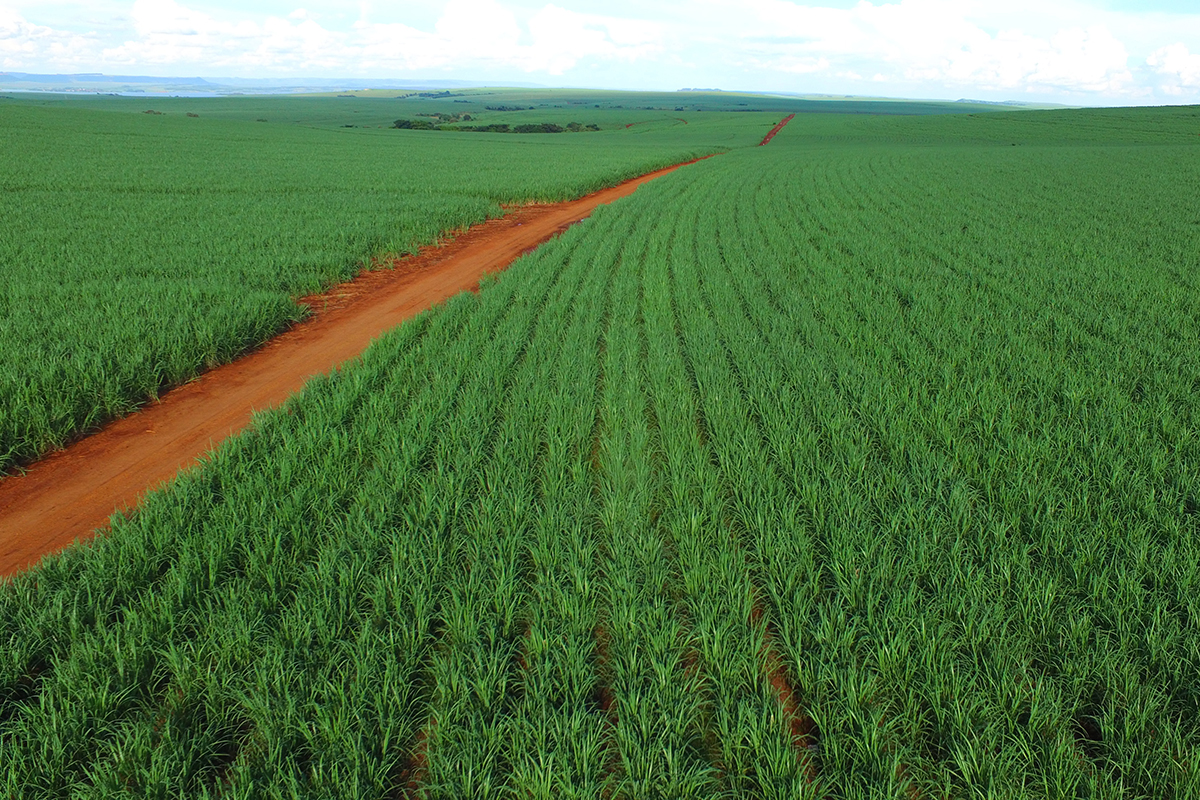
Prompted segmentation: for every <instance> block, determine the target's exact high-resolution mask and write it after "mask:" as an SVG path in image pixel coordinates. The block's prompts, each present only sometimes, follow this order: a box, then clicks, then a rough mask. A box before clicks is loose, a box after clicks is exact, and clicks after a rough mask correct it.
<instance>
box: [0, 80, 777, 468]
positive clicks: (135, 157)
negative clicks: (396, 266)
mask: <svg viewBox="0 0 1200 800" xmlns="http://www.w3.org/2000/svg"><path fill="white" fill-rule="evenodd" d="M449 102H451V101H449V100H447V101H429V100H422V99H420V98H417V99H415V100H413V101H396V100H388V101H386V102H385V101H380V100H371V99H366V98H364V99H351V100H347V99H336V98H335V99H331V98H286V97H285V98H234V99H217V98H211V99H194V98H154V99H144V98H112V97H99V98H96V97H79V98H76V97H55V96H43V95H31V96H30V98H18V99H3V100H0V103H3V105H2V106H0V147H3V152H4V154H5V158H4V159H3V161H2V163H0V220H3V223H2V224H0V474H3V472H4V471H5V470H6V469H10V468H11V467H13V466H14V465H19V464H20V463H22V462H25V461H29V460H30V459H32V458H35V457H37V456H38V455H41V454H42V453H44V452H45V451H46V450H47V449H49V448H52V447H54V446H56V445H59V444H61V443H62V442H64V441H66V440H68V439H70V438H71V437H73V436H75V435H76V434H78V433H79V432H81V431H86V430H89V429H92V428H95V427H96V426H97V425H99V424H101V423H103V422H106V421H108V420H109V419H111V418H113V417H116V416H120V415H122V414H124V413H126V412H127V411H129V410H131V409H132V408H134V407H136V406H137V405H138V404H140V403H142V402H144V401H145V400H147V399H149V398H152V397H154V396H156V395H157V394H158V393H159V392H160V391H162V390H165V389H168V388H170V387H173V386H175V385H178V384H180V383H182V382H184V381H186V380H188V379H190V378H192V377H193V376H195V375H196V374H197V373H198V372H200V371H202V370H203V369H204V368H206V367H209V366H213V365H215V364H219V363H223V362H226V361H229V360H230V359H231V358H234V357H236V356H237V355H239V354H241V353H243V352H245V351H246V350H247V349H249V348H251V347H254V346H256V345H258V344H261V343H262V342H263V341H264V340H266V339H267V338H269V337H270V336H271V335H273V334H275V333H277V332H279V331H280V330H281V329H282V328H284V327H286V326H287V325H288V324H290V323H291V322H293V321H295V320H296V319H297V318H299V317H300V316H302V315H303V313H304V311H303V310H302V309H301V307H300V306H298V305H296V303H295V302H294V301H295V299H296V298H298V297H300V296H303V295H306V294H310V293H313V292H315V291H317V290H319V289H320V288H322V287H324V286H327V285H329V284H331V283H333V282H336V281H340V280H345V279H347V278H349V277H351V276H352V275H353V274H355V272H356V271H357V270H358V269H359V268H360V267H361V266H362V264H364V263H370V261H371V260H372V259H373V258H375V257H378V256H385V255H389V254H403V253H406V252H409V251H412V250H414V249H415V248H416V247H417V246H419V245H421V244H429V243H431V242H433V241H435V240H436V239H438V237H439V236H440V235H442V234H444V233H445V232H447V231H452V230H455V229H458V228H462V227H465V226H466V225H469V224H471V223H475V222H480V221H482V220H484V219H486V218H488V217H491V216H496V215H498V214H500V213H501V204H505V203H520V202H526V201H531V200H561V199H566V198H572V197H577V196H580V195H583V194H586V193H588V192H590V191H593V190H596V189H599V188H602V187H604V186H609V185H613V184H615V183H619V182H620V181H621V180H623V179H625V178H630V177H633V176H635V175H639V174H642V173H644V172H648V171H651V170H653V169H656V168H658V167H662V166H666V165H668V164H673V163H678V162H680V161H685V160H688V159H690V158H693V157H696V156H699V155H706V154H709V153H714V152H721V151H723V150H726V149H729V148H730V147H738V146H745V145H752V144H754V143H756V142H757V141H758V140H759V138H761V136H762V133H763V132H764V131H765V130H766V129H768V128H770V126H771V124H773V122H774V121H775V120H776V119H777V118H778V115H776V114H774V113H767V112H760V113H756V114H725V115H716V114H709V115H708V118H703V119H700V120H698V121H697V123H696V124H691V125H686V126H684V125H681V124H680V123H678V122H677V121H672V120H669V119H668V120H666V121H664V118H663V115H662V114H661V113H656V112H655V113H652V112H647V111H639V112H626V111H624V110H621V109H617V110H614V111H611V112H607V113H608V114H609V116H608V117H605V116H604V115H603V113H600V115H599V116H596V117H592V116H588V117H586V118H585V121H587V122H593V121H594V120H595V121H598V122H599V123H600V124H603V125H605V126H609V127H611V128H612V129H611V130H601V131H599V132H589V133H586V134H571V135H559V136H552V137H547V136H533V137H530V136H514V135H492V134H478V133H474V134H465V133H453V132H440V131H439V132H435V133H432V134H430V133H425V132H416V131H400V130H388V129H379V128H376V127H374V126H373V125H372V126H368V127H370V129H369V130H367V129H354V130H347V129H344V128H343V127H342V126H343V125H347V124H352V123H353V124H358V120H359V116H358V115H356V114H355V111H354V110H351V109H347V108H346V107H345V106H346V104H347V103H357V104H359V105H360V106H361V105H362V104H365V107H366V108H368V109H369V108H371V107H372V104H373V107H374V108H375V109H376V111H375V114H376V116H379V120H378V121H379V122H380V124H383V119H384V118H386V119H388V120H394V119H395V118H397V117H399V116H404V115H405V114H416V113H421V112H425V113H437V112H436V111H434V109H436V108H444V107H450V108H458V107H460V106H447V103H449ZM506 102H515V101H511V100H509V101H506ZM398 107H402V108H403V110H400V111H398V110H397V108H398ZM359 110H361V109H359ZM146 111H155V112H157V113H155V114H147V113H145V112H146ZM593 111H595V110H594V109H593ZM188 114H196V115H197V116H195V117H189V116H187V115H188ZM368 115H369V114H368ZM499 116H501V117H502V118H503V119H505V120H508V121H510V122H511V121H517V120H519V119H523V120H525V121H535V120H536V121H538V122H542V121H550V120H548V119H545V120H544V119H543V118H544V117H545V114H543V113H542V112H540V111H539V112H529V111H526V112H524V116H522V114H520V113H518V114H512V113H509V114H502V115H499ZM701 116H703V115H701ZM709 118H711V119H709ZM258 119H262V120H264V121H265V122H266V124H262V123H259V122H257V121H256V120H258ZM372 119H374V117H373V118H372ZM489 119H490V118H489V117H488V116H487V112H486V111H485V114H484V116H483V120H484V121H488V120H489ZM556 119H557V118H556ZM625 119H628V120H630V121H636V122H646V121H648V122H646V124H643V125H638V126H637V127H634V128H630V129H626V128H625V127H624V124H627V123H621V124H618V122H617V121H619V120H625ZM272 120H274V121H275V122H273V121H272ZM347 120H349V122H347ZM614 120H617V121H614ZM388 124H391V123H390V122H389V123H388ZM672 126H677V127H678V128H679V129H680V130H674V129H673V127H672Z"/></svg>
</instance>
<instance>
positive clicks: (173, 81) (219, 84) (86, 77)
mask: <svg viewBox="0 0 1200 800" xmlns="http://www.w3.org/2000/svg"><path fill="white" fill-rule="evenodd" d="M492 85H494V84H493V83H488V82H485V81H458V80H400V79H385V78H200V77H195V78H188V77H157V76H150V75H105V74H102V73H98V72H82V73H75V74H56V75H49V74H38V73H31V72H0V88H5V89H23V90H26V91H44V92H102V91H103V92H114V91H115V92H120V91H123V90H124V91H134V92H136V91H153V90H160V91H164V92H171V91H184V92H211V93H213V94H223V93H234V92H238V93H243V94H246V93H262V94H286V93H298V92H328V91H343V90H362V89H467V88H472V87H483V86H492ZM508 85H510V86H513V87H517V88H523V89H537V88H542V87H541V85H540V84H535V83H523V84H516V83H510V84H508Z"/></svg>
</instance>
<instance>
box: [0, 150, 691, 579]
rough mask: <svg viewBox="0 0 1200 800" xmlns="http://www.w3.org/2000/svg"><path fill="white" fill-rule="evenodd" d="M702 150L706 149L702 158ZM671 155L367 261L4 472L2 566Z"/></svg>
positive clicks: (84, 520) (100, 515)
mask: <svg viewBox="0 0 1200 800" xmlns="http://www.w3.org/2000/svg"><path fill="white" fill-rule="evenodd" d="M696 160H699V159H696ZM691 163H694V161H688V162H685V163H684V164H676V165H675V166H673V167H667V168H665V169H660V170H657V171H655V172H650V173H648V174H646V175H642V176H641V177H638V178H634V179H632V180H629V181H626V182H625V183H622V184H620V185H618V186H614V187H612V188H609V189H603V190H601V191H599V192H596V193H594V194H590V195H588V196H587V197H583V198H580V199H579V200H572V201H570V202H566V203H554V204H542V205H531V206H525V207H522V208H519V209H516V210H515V211H513V212H511V213H509V214H506V215H505V216H503V217H500V218H497V219H493V220H489V221H487V222H485V223H482V224H480V225H476V226H474V227H472V228H470V229H469V230H467V231H466V232H465V233H463V234H462V235H460V236H458V237H456V238H454V239H453V240H451V241H450V242H448V243H446V244H445V245H443V246H432V247H427V248H423V249H422V250H421V251H420V252H419V253H418V254H416V255H415V256H410V257H406V258H403V259H400V260H398V261H396V262H395V264H394V266H395V268H394V269H381V270H373V271H370V272H364V273H363V274H362V275H360V276H358V277H357V278H355V279H354V280H353V281H350V282H349V283H345V284H341V285H339V286H336V287H334V288H333V289H331V290H330V291H328V292H326V293H324V294H322V295H318V296H316V297H310V298H305V299H304V300H301V302H302V303H304V304H306V305H308V306H309V308H310V309H311V310H312V312H313V314H312V316H311V317H309V318H308V319H306V320H304V321H302V322H300V323H298V324H296V325H294V326H292V327H291V328H289V329H288V330H287V331H285V332H284V333H282V334H280V335H279V336H276V337H275V338H273V339H271V340H269V341H268V342H266V343H265V344H264V345H263V346H262V347H260V348H259V349H257V350H255V351H253V352H251V353H249V354H247V355H245V356H243V357H242V358H240V359H238V360H236V361H234V362H232V363H229V364H226V365H224V366H221V367H217V368H216V369H213V370H210V371H209V372H206V373H204V374H203V375H201V376H200V377H198V378H196V379H195V380H193V381H191V382H190V383H186V384H184V385H183V386H180V387H178V388H176V389H172V390H171V391H170V392H167V393H165V394H164V395H163V396H162V397H161V398H160V400H159V401H158V402H155V403H152V404H150V405H147V406H146V407H144V408H142V409H141V410H139V411H137V412H134V413H133V414H130V415H129V416H127V417H123V418H121V419H119V420H116V421H114V422H111V423H109V424H108V425H106V426H105V427H104V428H102V429H101V430H100V431H99V432H97V433H95V434H93V435H91V436H87V437H85V438H83V439H80V440H79V441H77V442H75V443H74V444H72V445H69V446H68V447H67V448H65V449H63V450H60V451H57V452H54V453H51V454H49V455H48V456H46V457H45V458H43V459H42V460H40V461H38V462H36V463H34V464H33V465H31V466H29V467H28V468H27V469H26V471H25V472H24V474H20V475H13V476H11V477H7V478H3V479H0V577H3V576H7V575H11V574H13V573H14V572H17V571H19V570H22V569H25V568H26V567H29V566H31V565H33V564H35V563H37V561H38V560H40V559H41V557H42V556H44V555H46V554H47V553H53V552H57V551H59V550H61V549H63V548H64V547H66V546H67V545H69V544H71V543H72V542H73V541H75V540H76V539H81V538H84V539H86V538H89V537H90V536H92V535H93V534H94V533H95V532H96V531H97V529H103V528H105V527H106V526H107V523H108V519H109V517H110V516H111V515H112V514H113V513H114V512H116V511H122V510H129V509H132V508H134V507H136V506H137V504H138V502H139V501H140V499H141V497H142V496H143V495H144V494H145V493H146V492H148V491H150V490H153V489H155V488H157V487H158V486H160V485H161V484H163V483H164V482H167V481H170V480H171V479H172V478H173V477H174V476H175V475H176V474H177V473H178V472H179V471H180V470H181V469H186V468H188V467H190V466H191V465H192V464H193V463H195V460H196V459H197V458H198V457H200V456H202V455H203V454H204V453H206V452H208V451H209V450H211V449H212V448H214V447H216V446H217V445H218V444H220V443H221V442H223V441H224V440H225V439H227V438H229V437H230V436H232V435H234V434H236V433H238V432H240V431H241V430H243V429H244V428H246V426H247V425H249V424H250V417H251V414H252V412H254V411H263V410H266V409H269V408H273V407H275V406H278V405H280V404H281V403H282V402H283V401H284V400H286V399H287V398H288V397H290V396H291V395H293V394H295V393H296V392H297V391H299V390H300V389H301V388H302V387H303V386H304V384H305V383H306V382H307V381H308V380H309V378H312V377H314V376H316V375H322V374H325V373H328V372H329V371H331V370H332V369H334V368H335V367H337V366H339V365H341V364H343V363H345V362H347V361H349V360H351V359H354V358H355V357H357V356H358V355H359V354H360V353H361V352H362V351H363V350H365V349H366V347H367V345H369V344H370V343H371V341H372V340H373V339H375V338H376V337H378V336H379V335H380V334H382V333H384V332H386V331H388V330H390V329H391V328H394V327H395V326H396V325H399V324H400V323H401V322H403V321H404V320H406V319H408V318H410V317H413V316H415V315H417V314H419V313H421V312H422V311H425V310H426V309H428V308H430V307H432V306H434V305H436V304H437V303H439V302H441V301H443V300H445V299H447V298H448V297H450V296H452V295H454V294H457V293H458V292H461V291H463V290H470V289H475V288H477V287H478V285H479V281H480V279H481V278H482V277H483V276H484V275H485V274H487V273H490V272H497V271H499V270H502V269H504V268H505V267H507V266H508V265H509V264H511V263H512V262H513V261H515V260H516V259H517V258H518V257H519V256H521V255H522V254H524V253H526V252H528V251H529V250H532V249H533V248H535V247H537V246H538V245H540V244H542V243H544V242H546V241H548V240H549V239H551V238H553V237H554V236H556V235H558V234H559V233H561V232H562V231H564V230H566V229H567V228H568V227H570V226H571V225H573V224H574V223H576V222H579V221H580V220H582V219H584V218H586V217H587V216H588V215H589V214H590V213H591V212H592V211H593V210H594V209H595V208H596V207H597V206H600V205H604V204H606V203H611V202H612V201H614V200H618V199H620V198H622V197H625V196H627V195H630V194H632V193H633V192H634V190H635V189H637V187H639V186H641V185H642V184H643V183H647V182H648V181H652V180H654V179H655V178H659V177H662V176H663V175H666V174H668V173H670V172H673V171H675V170H676V169H678V168H679V167H682V166H685V164H691Z"/></svg>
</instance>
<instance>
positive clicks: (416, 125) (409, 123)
mask: <svg viewBox="0 0 1200 800" xmlns="http://www.w3.org/2000/svg"><path fill="white" fill-rule="evenodd" d="M430 116H435V117H436V118H437V119H438V120H439V121H443V118H447V119H449V118H451V117H452V115H449V114H437V115H430ZM454 116H457V115H454ZM461 119H462V120H464V121H469V120H470V119H471V115H470V114H463V115H462V116H461ZM392 127H393V128H400V129H402V130H412V131H432V130H441V131H473V132H475V133H563V132H569V133H579V132H580V131H598V130H600V126H599V125H596V124H588V125H583V124H581V123H578V122H571V123H568V124H567V126H566V127H563V126H562V125H556V124H554V123H553V122H535V123H527V124H522V125H508V124H506V123H493V124H491V125H446V124H435V123H433V122H431V121H429V120H424V119H398V120H396V121H395V122H394V123H393V124H392Z"/></svg>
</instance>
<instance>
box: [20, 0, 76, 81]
mask: <svg viewBox="0 0 1200 800" xmlns="http://www.w3.org/2000/svg"><path fill="white" fill-rule="evenodd" d="M96 50H97V41H96V37H95V36H89V35H85V34H78V33H72V32H70V31H64V30H56V29H55V28H52V27H49V26H46V25H35V24H33V23H31V22H30V21H29V20H27V19H25V17H23V16H22V15H21V14H19V13H18V12H16V11H14V10H12V9H8V8H4V7H0V68H2V69H6V70H12V71H14V72H28V71H30V70H29V68H28V65H29V64H30V62H31V61H32V62H35V63H49V64H56V65H61V66H64V67H67V68H73V67H78V66H80V65H83V64H88V63H89V62H90V61H91V60H93V59H94V58H95V56H96Z"/></svg>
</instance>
